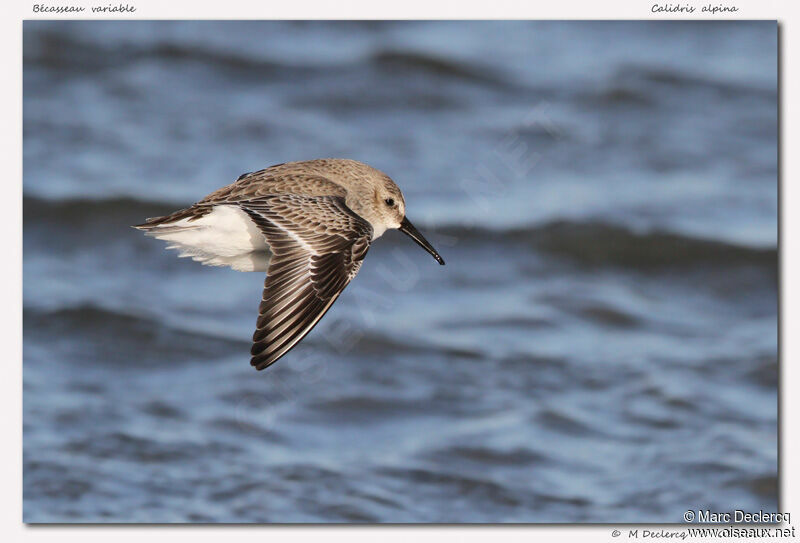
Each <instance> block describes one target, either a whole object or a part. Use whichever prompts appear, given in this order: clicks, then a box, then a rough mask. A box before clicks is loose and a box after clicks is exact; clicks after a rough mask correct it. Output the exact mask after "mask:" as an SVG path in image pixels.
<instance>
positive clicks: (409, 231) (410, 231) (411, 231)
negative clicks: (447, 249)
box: [400, 217, 444, 266]
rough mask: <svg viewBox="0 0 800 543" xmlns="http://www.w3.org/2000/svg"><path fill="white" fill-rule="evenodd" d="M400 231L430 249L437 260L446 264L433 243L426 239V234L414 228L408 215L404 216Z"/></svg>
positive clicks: (424, 247)
mask: <svg viewBox="0 0 800 543" xmlns="http://www.w3.org/2000/svg"><path fill="white" fill-rule="evenodd" d="M400 231H401V232H402V233H404V234H405V235H407V236H408V237H410V238H411V239H413V240H414V241H416V242H417V244H419V246H420V247H422V248H423V249H425V250H426V251H428V252H429V253H430V254H431V256H433V258H435V259H436V262H438V263H439V264H441V265H442V266H444V259H443V258H442V257H441V256H439V253H437V252H436V249H434V248H433V245H431V244H430V243H428V240H427V239H425V236H423V235H422V234H420V233H419V230H417V229H416V228H414V225H413V224H411V221H409V220H408V218H407V217H404V218H403V222H401V223H400Z"/></svg>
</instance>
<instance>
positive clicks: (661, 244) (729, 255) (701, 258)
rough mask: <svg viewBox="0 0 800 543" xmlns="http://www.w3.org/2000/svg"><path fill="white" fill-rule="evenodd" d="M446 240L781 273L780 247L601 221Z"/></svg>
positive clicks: (628, 262)
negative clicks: (746, 267)
mask: <svg viewBox="0 0 800 543" xmlns="http://www.w3.org/2000/svg"><path fill="white" fill-rule="evenodd" d="M437 230H438V232H439V233H440V234H442V235H445V236H449V237H451V238H455V239H456V240H457V244H462V243H480V242H483V243H496V242H498V241H500V240H502V242H503V243H504V244H515V245H523V246H526V247H528V248H530V249H533V250H536V251H540V252H542V253H545V254H548V255H551V256H554V257H559V258H564V259H567V260H569V261H571V262H574V263H576V264H579V265H582V266H587V267H597V266H605V265H611V266H621V267H627V268H633V269H640V270H653V269H659V268H674V267H686V266H694V265H702V266H712V267H713V266H737V265H749V266H757V267H762V268H765V269H768V270H770V271H773V272H775V273H777V266H778V250H777V248H776V247H751V246H746V245H740V244H734V243H730V242H727V241H721V240H713V239H703V238H696V237H692V236H687V235H683V234H678V233H674V232H669V231H664V230H651V231H647V232H636V231H634V230H632V229H631V228H628V227H626V226H623V225H620V224H615V223H610V222H605V221H601V220H587V221H568V220H555V221H550V222H546V223H542V224H537V225H533V226H529V227H522V228H510V229H505V230H492V229H487V228H478V227H463V226H445V227H441V228H438V229H437Z"/></svg>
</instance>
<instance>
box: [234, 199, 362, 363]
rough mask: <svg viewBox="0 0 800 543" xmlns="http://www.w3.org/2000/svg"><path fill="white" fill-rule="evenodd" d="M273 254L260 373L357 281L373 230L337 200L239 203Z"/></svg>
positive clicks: (260, 325) (259, 333)
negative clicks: (354, 278) (351, 283)
mask: <svg viewBox="0 0 800 543" xmlns="http://www.w3.org/2000/svg"><path fill="white" fill-rule="evenodd" d="M239 206H240V207H241V208H242V209H243V210H244V211H245V212H246V213H247V214H248V215H249V216H250V218H252V219H253V221H254V222H255V223H256V225H258V227H259V229H260V230H261V232H263V234H264V236H265V237H266V238H267V243H268V244H269V246H270V250H271V251H272V254H273V256H272V259H271V260H270V265H269V269H268V270H267V278H266V280H265V282H264V294H263V296H262V299H261V305H259V308H258V321H257V322H256V331H255V333H254V334H253V348H252V349H251V354H252V355H253V358H252V359H251V360H250V363H251V364H252V365H253V366H255V367H256V368H257V369H259V370H263V369H264V368H266V367H267V366H269V365H270V364H273V363H274V362H275V361H276V360H278V359H279V358H280V357H282V356H283V355H284V354H286V353H287V352H288V351H289V350H290V349H291V348H292V347H294V346H295V345H296V344H297V343H298V342H299V341H300V340H301V339H303V338H304V337H305V335H306V334H308V333H309V332H310V331H311V329H312V328H313V327H314V325H316V324H317V322H319V320H320V319H321V318H322V316H323V315H324V314H325V312H326V311H328V309H329V308H330V307H331V305H332V304H333V302H334V301H336V298H338V297H339V294H341V292H342V290H344V288H345V287H346V286H347V284H348V283H349V282H350V280H351V279H352V278H353V277H355V275H356V274H357V273H358V270H359V268H360V267H361V262H362V260H363V259H364V256H366V254H367V249H369V244H370V241H371V240H372V226H371V225H370V224H369V223H368V222H367V221H365V220H364V219H362V218H361V217H359V216H358V215H356V214H355V213H353V212H352V211H351V210H350V209H349V208H348V207H347V206H346V205H345V203H344V199H342V198H340V197H337V196H300V195H295V194H276V195H269V196H264V197H262V198H258V199H255V200H248V201H245V202H239Z"/></svg>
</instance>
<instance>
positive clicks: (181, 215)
mask: <svg viewBox="0 0 800 543" xmlns="http://www.w3.org/2000/svg"><path fill="white" fill-rule="evenodd" d="M135 228H138V229H139V230H143V231H144V232H145V234H147V235H148V236H152V237H155V238H158V239H162V240H165V241H167V242H168V243H169V245H168V246H167V248H168V249H176V250H177V251H178V253H179V256H181V257H190V258H192V259H193V260H196V261H198V262H201V263H203V264H205V265H209V266H228V267H230V268H233V269H234V270H237V271H245V272H256V271H266V272H267V277H266V279H265V281H264V294H263V296H262V297H261V304H260V305H259V307H258V320H257V321H256V331H255V333H254V334H253V347H252V349H251V355H252V358H251V360H250V364H251V365H253V366H255V368H256V369H258V370H263V369H264V368H266V367H268V366H270V365H271V364H273V363H274V362H275V361H277V360H278V359H279V358H281V357H282V356H283V355H285V354H286V353H287V352H289V351H290V350H291V349H292V347H294V346H295V345H297V343H298V342H299V341H300V340H301V339H303V338H304V337H305V336H306V334H308V333H309V332H310V331H311V329H312V328H313V327H314V326H315V325H316V324H317V323H318V322H319V320H320V319H321V318H322V316H323V315H325V312H327V311H328V309H330V307H331V305H332V304H333V302H335V301H336V299H337V298H338V297H339V295H340V294H341V293H342V290H344V288H345V287H346V286H347V285H348V284H349V283H350V281H351V280H352V279H353V277H355V276H356V274H357V273H358V270H359V269H360V268H361V263H362V262H363V260H364V257H365V256H366V255H367V250H368V249H369V247H370V244H371V243H372V241H373V240H375V239H377V238H379V237H380V236H381V235H382V234H383V233H384V232H386V230H389V229H398V230H400V231H401V232H403V233H405V234H406V235H408V236H409V237H410V238H411V239H413V240H414V241H415V242H416V243H418V244H419V245H420V246H422V247H423V248H424V249H425V250H426V251H428V252H429V253H430V254H431V255H432V256H433V258H435V259H436V261H437V262H439V264H441V265H444V260H443V259H442V257H441V256H439V253H437V252H436V249H434V248H433V246H432V245H431V244H430V243H428V241H427V240H426V239H425V238H424V237H423V235H422V234H420V233H419V231H418V230H417V229H416V228H414V226H413V225H412V224H411V222H410V221H409V220H408V218H407V217H406V203H405V199H404V198H403V193H402V192H400V189H399V188H398V186H397V185H396V184H395V183H394V181H392V180H391V178H389V176H387V175H386V174H384V173H383V172H380V171H378V170H376V169H375V168H372V167H370V166H368V165H366V164H364V163H361V162H358V161H355V160H347V159H333V158H330V159H317V160H308V161H303V162H287V163H284V164H276V165H274V166H270V167H269V168H265V169H263V170H259V171H256V172H250V173H246V174H243V175H241V176H239V178H238V179H237V180H236V181H235V182H233V183H232V184H230V185H228V186H226V187H222V188H221V189H219V190H216V191H214V192H212V193H211V194H209V195H208V196H206V197H205V198H203V199H202V200H200V201H199V202H197V203H196V204H194V205H192V206H190V207H188V208H186V209H181V210H179V211H176V212H174V213H172V214H170V215H166V216H164V217H157V218H151V219H148V220H147V221H146V222H145V223H144V224H140V225H136V226H135Z"/></svg>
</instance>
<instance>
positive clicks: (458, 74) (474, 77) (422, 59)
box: [370, 50, 514, 87]
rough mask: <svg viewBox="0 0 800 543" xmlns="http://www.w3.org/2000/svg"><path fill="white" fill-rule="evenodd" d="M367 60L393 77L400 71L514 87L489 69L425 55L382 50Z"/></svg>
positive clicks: (413, 52)
mask: <svg viewBox="0 0 800 543" xmlns="http://www.w3.org/2000/svg"><path fill="white" fill-rule="evenodd" d="M370 61H371V63H372V65H373V66H375V67H377V68H379V69H384V70H389V71H391V72H392V73H393V74H395V73H396V72H398V71H400V72H406V73H413V74H417V75H431V76H436V77H441V78H447V79H453V80H458V81H465V82H472V83H480V84H485V85H490V86H497V87H513V86H514V85H513V84H512V82H511V81H509V80H508V79H507V78H505V77H503V76H502V75H501V74H500V73H498V72H497V71H496V70H494V69H492V68H490V67H488V66H479V65H469V64H467V63H465V62H461V61H457V60H454V59H450V58H444V57H441V56H434V55H431V54H428V53H422V52H416V51H398V50H384V51H379V52H377V53H374V54H373V55H372V56H371V59H370Z"/></svg>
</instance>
